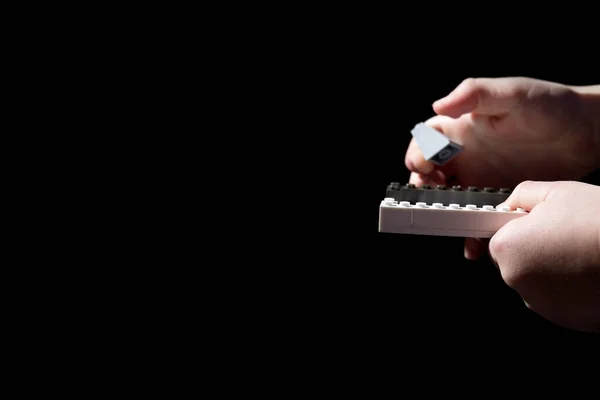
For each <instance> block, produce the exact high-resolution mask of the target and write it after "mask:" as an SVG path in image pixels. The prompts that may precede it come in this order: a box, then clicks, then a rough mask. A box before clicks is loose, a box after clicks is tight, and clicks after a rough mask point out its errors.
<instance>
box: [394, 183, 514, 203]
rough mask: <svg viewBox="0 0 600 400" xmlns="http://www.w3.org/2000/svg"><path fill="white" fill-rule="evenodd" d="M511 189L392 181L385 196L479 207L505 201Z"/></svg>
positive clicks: (415, 201) (413, 201) (399, 199)
mask: <svg viewBox="0 0 600 400" xmlns="http://www.w3.org/2000/svg"><path fill="white" fill-rule="evenodd" d="M511 192H512V190H511V189H508V188H500V189H495V188H491V187H484V188H479V187H476V186H469V187H467V188H463V187H461V186H452V187H447V186H444V185H438V186H436V187H431V186H428V185H424V186H420V187H416V186H415V185H413V184H411V183H407V184H405V185H400V183H398V182H392V183H390V184H389V185H388V186H387V189H386V193H385V197H391V198H393V199H394V200H396V201H398V202H400V201H408V202H411V203H419V202H422V203H426V204H433V203H442V204H443V205H445V206H448V205H450V204H461V205H467V204H473V205H475V206H477V207H483V206H488V205H489V206H494V207H495V206H497V205H498V204H500V203H503V202H504V201H505V200H506V199H507V198H508V196H510V193H511Z"/></svg>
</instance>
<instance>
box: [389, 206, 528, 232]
mask: <svg viewBox="0 0 600 400" xmlns="http://www.w3.org/2000/svg"><path fill="white" fill-rule="evenodd" d="M524 215H527V212H525V211H524V210H523V209H520V208H518V209H516V210H515V211H512V210H510V209H508V207H504V206H502V207H501V208H500V209H496V208H495V207H494V206H491V205H485V206H483V207H477V206H475V205H474V204H467V205H466V206H460V205H459V204H450V205H448V206H444V205H443V204H441V203H433V204H431V205H428V204H426V203H424V202H417V203H416V204H412V203H410V202H409V201H400V202H398V201H396V200H395V199H393V198H386V199H384V200H383V201H382V202H381V204H380V206H379V232H387V233H405V234H414V235H435V236H460V237H475V238H491V237H492V236H493V235H494V234H495V233H496V232H497V231H498V229H500V228H501V227H502V226H504V225H505V224H506V223H507V222H509V221H511V220H513V219H515V218H519V217H522V216H524Z"/></svg>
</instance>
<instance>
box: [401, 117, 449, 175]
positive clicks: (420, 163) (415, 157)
mask: <svg viewBox="0 0 600 400" xmlns="http://www.w3.org/2000/svg"><path fill="white" fill-rule="evenodd" d="M450 120H452V118H449V117H446V116H441V115H436V116H434V117H432V118H429V119H428V120H427V121H425V125H427V126H430V127H432V128H433V129H435V130H437V131H439V132H442V133H444V128H443V127H444V125H445V123H447V122H448V121H450ZM404 163H405V164H406V168H408V170H409V171H411V172H417V173H419V174H422V175H429V174H431V173H432V172H433V170H434V169H435V166H434V164H433V163H431V162H429V161H427V160H425V157H423V152H422V151H421V149H420V148H419V145H418V144H417V141H416V140H415V139H412V140H411V141H410V143H409V144H408V149H407V150H406V156H405V158H404Z"/></svg>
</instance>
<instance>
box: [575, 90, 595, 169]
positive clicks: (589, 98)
mask: <svg viewBox="0 0 600 400" xmlns="http://www.w3.org/2000/svg"><path fill="white" fill-rule="evenodd" d="M570 88H571V89H572V90H573V91H574V92H575V93H577V95H578V97H579V98H580V99H581V104H582V107H583V113H584V118H585V119H586V125H588V126H589V129H590V132H591V134H592V137H593V140H594V144H595V146H594V148H595V154H596V168H600V85H589V86H570Z"/></svg>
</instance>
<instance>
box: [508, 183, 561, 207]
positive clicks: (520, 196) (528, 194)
mask: <svg viewBox="0 0 600 400" xmlns="http://www.w3.org/2000/svg"><path fill="white" fill-rule="evenodd" d="M553 189H554V183H553V182H538V181H524V182H521V183H519V184H518V185H517V187H515V189H514V190H513V192H512V193H511V194H510V196H509V197H508V199H506V201H504V203H502V204H501V205H498V206H497V208H499V207H501V206H508V207H509V208H510V209H511V210H514V209H516V208H522V209H524V210H525V211H531V210H533V208H534V207H535V206H537V205H538V204H540V203H542V202H544V200H546V197H548V194H550V192H551V191H552V190H553Z"/></svg>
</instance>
